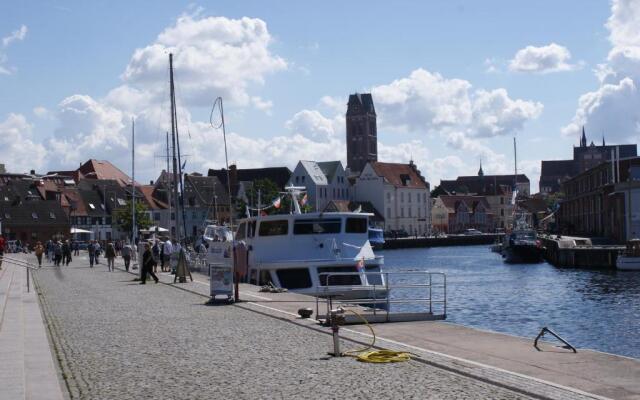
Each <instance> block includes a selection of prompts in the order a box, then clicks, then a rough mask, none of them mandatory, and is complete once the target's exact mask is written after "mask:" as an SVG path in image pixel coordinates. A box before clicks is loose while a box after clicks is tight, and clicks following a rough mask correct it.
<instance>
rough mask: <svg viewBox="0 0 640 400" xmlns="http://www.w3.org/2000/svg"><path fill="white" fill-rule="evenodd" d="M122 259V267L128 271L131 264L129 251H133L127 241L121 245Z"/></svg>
mask: <svg viewBox="0 0 640 400" xmlns="http://www.w3.org/2000/svg"><path fill="white" fill-rule="evenodd" d="M121 253H122V259H123V260H124V269H125V270H126V271H127V272H129V265H130V264H131V253H133V248H132V247H131V245H130V244H129V243H127V244H125V245H124V246H122V250H121Z"/></svg>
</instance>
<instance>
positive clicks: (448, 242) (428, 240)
mask: <svg viewBox="0 0 640 400" xmlns="http://www.w3.org/2000/svg"><path fill="white" fill-rule="evenodd" d="M503 236H504V233H495V234H494V233H487V234H483V235H473V236H472V235H455V236H447V237H439V238H435V237H418V238H398V239H385V243H384V249H385V250H392V249H411V248H417V247H439V246H473V245H481V244H493V243H495V242H496V240H498V241H502V238H503Z"/></svg>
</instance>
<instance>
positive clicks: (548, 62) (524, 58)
mask: <svg viewBox="0 0 640 400" xmlns="http://www.w3.org/2000/svg"><path fill="white" fill-rule="evenodd" d="M570 59H571V53H570V52H569V49H567V48H566V47H564V46H560V45H558V44H556V43H551V44H549V45H546V46H540V47H536V46H527V47H525V48H524V49H520V50H518V51H517V52H516V54H515V56H514V57H513V59H512V60H511V61H509V70H511V71H515V72H536V73H543V74H544V73H549V72H559V71H570V70H572V69H576V68H577V65H574V64H571V63H570V62H569V61H570Z"/></svg>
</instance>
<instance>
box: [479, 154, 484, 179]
mask: <svg viewBox="0 0 640 400" xmlns="http://www.w3.org/2000/svg"><path fill="white" fill-rule="evenodd" d="M478 176H484V171H483V170H482V158H481V159H480V169H479V170H478Z"/></svg>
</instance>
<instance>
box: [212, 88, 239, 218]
mask: <svg viewBox="0 0 640 400" xmlns="http://www.w3.org/2000/svg"><path fill="white" fill-rule="evenodd" d="M216 106H217V108H218V109H219V110H220V124H219V125H218V126H215V125H214V124H213V112H214V111H215V110H216ZM209 123H210V124H211V127H212V128H213V129H219V128H220V127H222V138H223V140H224V161H225V164H226V166H227V190H228V191H229V192H228V193H229V223H230V225H231V226H233V214H234V213H235V212H236V210H235V207H234V204H233V203H234V202H233V195H232V193H231V178H230V176H229V153H228V152H227V131H226V128H225V126H224V107H223V105H222V97H220V96H218V97H217V98H216V100H215V101H214V102H213V107H211V114H210V115H209Z"/></svg>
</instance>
